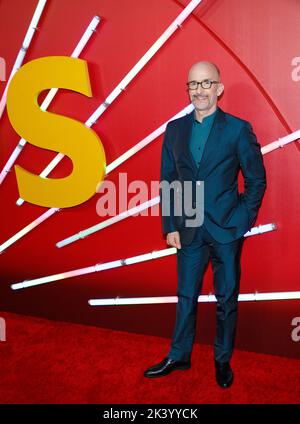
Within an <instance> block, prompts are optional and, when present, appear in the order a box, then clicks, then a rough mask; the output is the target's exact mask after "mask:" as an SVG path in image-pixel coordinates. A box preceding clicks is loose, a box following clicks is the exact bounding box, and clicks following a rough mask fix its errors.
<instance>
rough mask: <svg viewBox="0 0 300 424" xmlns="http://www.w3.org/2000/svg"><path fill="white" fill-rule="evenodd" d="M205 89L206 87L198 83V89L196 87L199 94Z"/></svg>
mask: <svg viewBox="0 0 300 424" xmlns="http://www.w3.org/2000/svg"><path fill="white" fill-rule="evenodd" d="M203 91H204V89H203V88H202V87H201V84H198V87H197V89H196V93H197V94H202V93H203Z"/></svg>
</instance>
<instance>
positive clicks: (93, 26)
mask: <svg viewBox="0 0 300 424" xmlns="http://www.w3.org/2000/svg"><path fill="white" fill-rule="evenodd" d="M99 22H100V18H99V16H94V18H93V19H92V20H91V22H90V24H89V25H88V27H87V29H86V30H85V32H84V34H83V35H82V37H81V39H80V41H79V42H78V44H77V46H76V47H75V49H74V51H73V53H72V54H71V57H73V58H77V57H79V55H80V54H81V52H82V50H83V49H84V47H85V46H86V45H87V43H88V41H89V39H90V38H91V36H92V35H93V33H94V32H95V30H96V28H97V26H98V24H99ZM57 91H58V88H52V89H51V90H50V91H49V92H48V94H47V96H46V97H45V99H44V101H43V103H42V105H41V109H42V110H43V111H45V110H47V109H48V106H49V105H50V103H51V102H52V100H53V98H54V97H55V95H56V93H57ZM26 143H27V141H26V140H24V138H21V139H20V141H19V143H18V145H17V147H16V148H15V150H14V151H13V153H12V154H11V156H10V158H9V159H8V161H7V163H6V164H5V166H4V168H3V169H2V171H1V173H0V184H2V182H3V181H4V179H5V177H6V176H7V174H8V172H10V170H11V168H12V166H13V164H14V163H15V161H16V160H17V158H18V156H19V155H20V153H21V151H22V149H23V147H24V146H25V145H26ZM62 157H63V155H62ZM61 159H62V158H61ZM61 159H60V160H61ZM57 163H58V162H57ZM41 176H43V175H41ZM23 202H24V201H23V200H22V199H19V200H18V201H17V205H21V204H22V203H23Z"/></svg>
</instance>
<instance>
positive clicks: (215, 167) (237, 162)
mask: <svg viewBox="0 0 300 424" xmlns="http://www.w3.org/2000/svg"><path fill="white" fill-rule="evenodd" d="M187 87H188V92H189V96H190V100H191V102H192V103H193V105H194V108H195V109H194V111H193V112H192V113H190V114H189V115H186V116H185V117H182V118H179V119H176V120H174V121H172V122H170V123H169V124H168V126H167V129H166V133H165V138H164V142H163V147H162V161H161V181H162V182H163V181H164V182H167V183H169V184H171V183H172V182H174V181H177V182H178V181H179V182H180V183H181V184H182V187H185V186H184V183H186V182H190V183H191V185H192V190H191V192H192V196H190V197H191V199H189V196H188V195H187V194H186V197H187V199H188V200H190V202H191V205H190V210H197V208H199V207H200V206H201V205H200V204H199V203H197V202H196V201H195V199H194V195H195V193H196V189H197V188H199V186H201V184H202V186H201V188H203V189H204V204H203V205H202V206H203V209H204V210H203V212H204V214H203V220H201V223H200V225H199V224H198V225H197V226H195V225H194V226H193V225H188V221H189V222H191V220H190V217H189V220H188V216H187V213H186V211H185V210H184V211H183V213H182V214H181V215H179V216H178V214H176V213H175V209H176V208H175V203H176V202H177V200H176V199H175V200H174V197H173V198H171V197H168V200H166V196H165V195H162V196H161V199H162V207H163V206H164V204H163V203H165V204H166V203H167V206H168V207H169V210H170V213H168V215H166V216H164V215H163V216H162V224H163V232H164V233H165V234H166V239H167V243H168V245H170V246H173V247H176V248H177V249H178V250H177V270H178V289H177V296H178V303H177V309H176V323H175V328H174V334H173V338H172V344H171V348H170V351H169V353H168V355H167V357H165V358H164V359H163V360H162V362H160V363H159V364H157V365H154V366H152V367H150V368H149V369H147V370H146V371H145V373H144V376H145V377H161V376H164V375H167V374H169V373H170V372H172V371H174V370H178V369H181V370H184V369H188V368H190V366H191V353H192V347H193V342H194V338H195V328H196V318H197V306H198V296H199V292H200V291H201V286H202V279H203V274H204V272H205V269H206V266H207V263H208V261H209V259H210V260H211V261H212V267H213V273H214V288H215V296H216V299H217V309H216V323H217V328H216V337H215V343H214V359H215V371H216V381H217V383H218V384H219V386H220V387H222V388H227V387H230V386H231V384H232V381H233V371H232V369H231V366H230V359H231V356H232V353H233V347H234V339H235V331H236V322H237V307H238V294H239V282H240V256H241V250H242V244H243V240H244V237H243V236H244V234H245V233H246V232H247V231H248V230H249V229H250V228H251V226H252V225H253V223H254V221H255V219H256V216H257V213H258V209H259V206H260V204H261V200H262V198H263V195H264V191H265V188H266V176H265V169H264V165H263V159H262V155H261V151H260V145H259V144H258V143H257V140H256V136H255V135H254V133H253V131H252V127H251V124H250V123H249V122H247V121H245V120H242V119H239V118H237V117H235V116H233V115H230V114H228V113H225V112H223V111H222V110H221V109H220V108H219V107H218V105H217V103H218V97H219V96H220V95H221V94H222V93H223V90H224V85H223V84H222V82H221V78H220V71H219V69H218V67H217V66H216V65H214V64H213V63H210V62H204V61H203V62H198V63H196V64H194V65H193V66H192V68H191V69H190V72H189V75H188V82H187ZM240 170H241V171H242V174H243V177H244V192H243V193H239V192H238V174H239V171H240ZM181 194H182V195H183V197H184V195H185V189H184V188H182V189H181ZM167 209H168V208H167Z"/></svg>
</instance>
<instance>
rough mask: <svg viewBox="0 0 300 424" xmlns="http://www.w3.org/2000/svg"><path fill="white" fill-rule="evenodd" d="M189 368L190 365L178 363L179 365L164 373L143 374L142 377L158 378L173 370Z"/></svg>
mask: <svg viewBox="0 0 300 424" xmlns="http://www.w3.org/2000/svg"><path fill="white" fill-rule="evenodd" d="M190 368H191V365H180V366H179V367H176V368H174V369H173V370H170V371H168V372H166V373H161V374H153V375H145V374H144V377H147V378H159V377H165V376H166V375H168V374H171V373H172V372H173V371H177V370H178V371H185V370H189V369H190Z"/></svg>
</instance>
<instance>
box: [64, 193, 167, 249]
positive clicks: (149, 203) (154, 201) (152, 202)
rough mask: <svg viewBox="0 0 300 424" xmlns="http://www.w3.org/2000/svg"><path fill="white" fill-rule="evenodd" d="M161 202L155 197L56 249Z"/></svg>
mask: <svg viewBox="0 0 300 424" xmlns="http://www.w3.org/2000/svg"><path fill="white" fill-rule="evenodd" d="M159 202H160V198H159V196H157V197H154V198H153V199H151V200H148V201H147V202H144V203H142V204H140V205H138V206H135V207H134V208H131V209H128V210H127V211H124V212H122V213H120V214H118V215H116V216H113V217H112V218H109V219H106V220H105V221H102V222H100V223H99V224H96V225H94V226H92V227H89V228H86V229H85V230H82V231H79V233H77V234H75V235H73V236H70V237H68V238H66V239H64V240H61V241H59V242H58V243H56V247H59V248H60V247H64V246H66V245H68V244H71V243H74V242H75V241H77V240H80V239H83V238H85V237H87V236H89V235H91V234H93V233H96V232H97V231H100V230H103V228H106V227H109V226H110V225H113V224H115V223H116V222H119V221H121V220H122V219H125V218H128V217H129V216H132V215H135V214H136V213H139V212H141V211H143V210H145V209H148V208H151V207H152V206H154V205H157V204H158V203H159Z"/></svg>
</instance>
